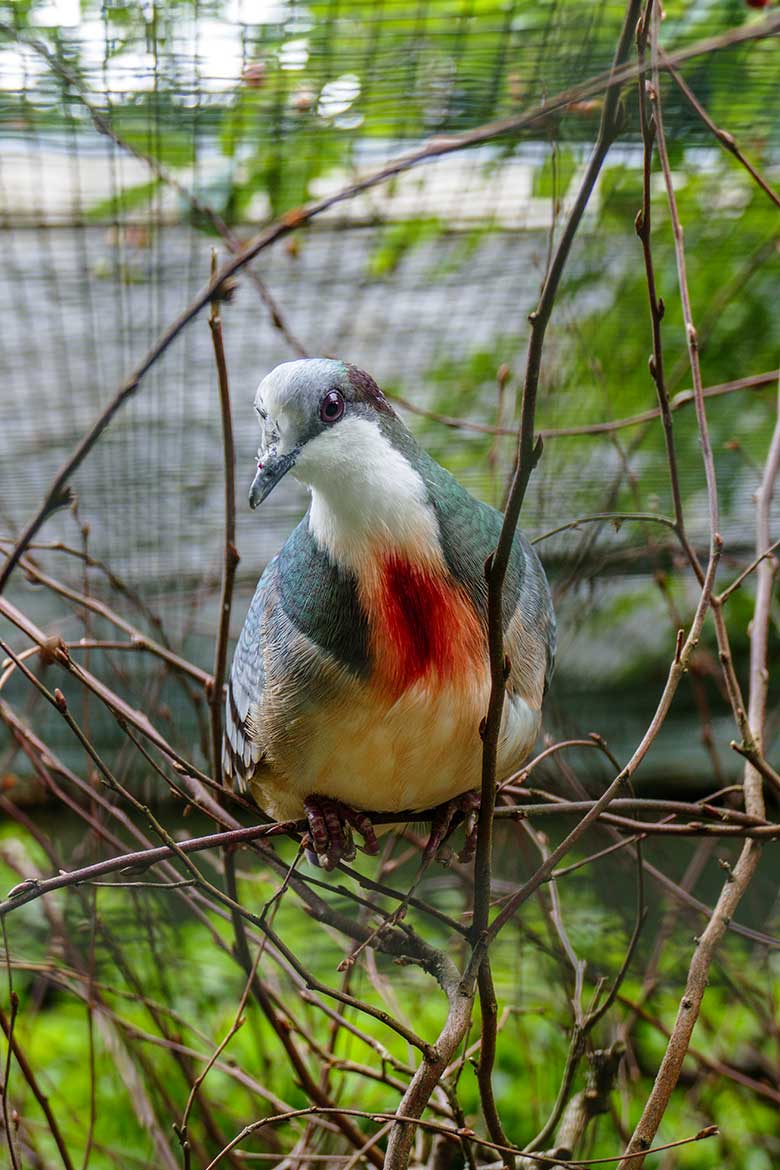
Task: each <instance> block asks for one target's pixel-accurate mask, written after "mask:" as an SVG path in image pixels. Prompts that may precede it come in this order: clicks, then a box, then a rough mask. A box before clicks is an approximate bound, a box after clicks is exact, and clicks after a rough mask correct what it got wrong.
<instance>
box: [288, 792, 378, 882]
mask: <svg viewBox="0 0 780 1170" xmlns="http://www.w3.org/2000/svg"><path fill="white" fill-rule="evenodd" d="M303 807H304V810H305V812H306V819H307V820H308V822H309V843H310V845H311V853H312V854H313V858H312V859H313V860H314V861H315V862H316V864H317V865H319V866H321V867H322V868H323V869H328V870H330V869H335V867H336V866H337V865H338V863H339V862H340V861H352V860H353V858H354V856H355V852H356V850H355V842H354V840H353V838H352V829H353V828H354V829H357V831H358V833H360V835H361V837H362V838H363V846H362V848H363V852H364V853H371V854H374V853H378V852H379V842H378V841H377V839H376V833H375V832H374V825H373V822H372V821H371V818H370V816H369V815H368V813H365V812H362V811H361V810H360V809H356V808H350V807H349V805H347V804H343V803H342V801H340V800H334V799H333V798H332V797H330V796H307V797H306V799H305V800H304V802H303Z"/></svg>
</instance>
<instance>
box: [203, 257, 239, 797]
mask: <svg viewBox="0 0 780 1170" xmlns="http://www.w3.org/2000/svg"><path fill="white" fill-rule="evenodd" d="M216 267H217V254H216V251H215V252H213V253H212V263H211V275H212V278H213V276H214V273H215V272H216ZM209 328H210V330H211V340H212V343H213V346H214V360H215V362H216V367H217V382H218V385H219V408H220V418H221V422H222V465H223V472H224V477H225V541H224V550H223V556H222V587H221V590H220V595H219V624H218V627H217V639H216V643H215V647H214V678H213V681H212V682H211V684H210V687H209V689H208V691H207V694H208V698H209V706H210V708H211V755H212V767H213V769H214V779H215V780H221V779H222V704H223V702H224V696H223V687H224V682H225V667H226V664H227V648H228V638H229V636H230V608H231V604H232V599H233V582H234V581H235V576H236V568H237V566H238V560H239V557H238V550H237V549H236V479H235V453H234V447H233V420H232V418H231V414H230V384H229V382H228V372H227V361H226V359H225V346H224V344H223V340H222V318H221V316H220V311H219V301H217V300H214V301H212V302H211V313H210V316H209Z"/></svg>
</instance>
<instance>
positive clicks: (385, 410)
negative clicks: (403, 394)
mask: <svg viewBox="0 0 780 1170" xmlns="http://www.w3.org/2000/svg"><path fill="white" fill-rule="evenodd" d="M255 410H256V411H257V415H258V418H259V420H260V430H261V441H260V449H259V450H258V453H257V473H256V475H255V477H254V480H253V481H252V486H251V488H250V490H249V504H250V507H252V508H256V507H257V506H258V504H261V503H262V502H263V500H264V499H265V498H266V496H268V495H269V494H270V492H271V491H273V489H274V488H275V487H276V485H277V483H278V482H279V480H280V479H281V478H282V477H283V476H284V475H286V474H287V472H288V471H291V470H293V468H294V469H295V470H294V475H295V476H296V478H299V479H301V480H302V481H303V482H304V483H307V484H310V485H311V484H314V485H316V484H317V481H318V479H319V478H320V476H322V475H325V476H328V477H329V476H330V475H332V474H333V472H334V471H337V470H338V469H339V468H340V467H341V468H343V466H344V460H345V459H348V458H349V457H350V456H354V455H355V454H356V452H357V450H358V449H359V448H360V447H361V446H363V447H365V445H366V444H365V442H364V441H363V442H362V443H361V439H363V440H365V437H366V435H368V434H369V433H370V432H368V431H367V430H366V428H367V427H370V428H372V430H378V428H379V426H380V423H381V422H384V423H385V424H388V423H392V425H395V426H398V427H401V426H402V424H401V423H400V420H399V419H398V418H397V416H396V415H395V412H394V411H393V409H392V407H391V406H390V404H389V403H388V401H387V399H386V398H385V396H384V395H383V393H382V391H381V390H380V389H379V387H378V386H377V385H376V383H375V382H374V380H373V378H371V377H370V375H368V374H366V373H364V372H363V371H362V370H359V369H357V368H356V367H355V366H351V365H348V364H347V363H345V362H339V361H331V360H330V359H328V358H305V359H302V360H300V361H294V362H284V364H283V365H281V366H277V367H276V369H274V370H272V371H271V373H270V374H267V375H266V376H265V378H263V380H262V382H261V383H260V385H259V386H258V388H257V393H256V395H255Z"/></svg>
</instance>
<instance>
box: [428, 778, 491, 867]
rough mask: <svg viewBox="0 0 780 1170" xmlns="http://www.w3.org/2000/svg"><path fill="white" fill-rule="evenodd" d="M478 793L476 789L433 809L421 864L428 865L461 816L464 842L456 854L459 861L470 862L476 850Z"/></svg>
mask: <svg viewBox="0 0 780 1170" xmlns="http://www.w3.org/2000/svg"><path fill="white" fill-rule="evenodd" d="M479 801H480V793H479V792H478V791H477V790H476V788H472V789H470V790H469V791H468V792H464V793H462V794H461V795H460V796H456V797H454V799H453V800H447V801H445V803H444V804H440V805H439V806H438V808H436V809H434V813H433V818H432V820H431V833H430V836H429V838H428V843H427V844H426V846H425V849H424V851H423V858H422V863H423V865H424V866H426V865H428V864H430V862H431V861H433V859H434V857H435V856H436V854H437V853H438V851H439V849H440V848H441V846H442V845H443V844H444V842H445V841H446V840H447V838H448V837H449V835H450V833H451V832H452V830H453V829H454V828H455V825H456V824H457V822H458V819H459V817H460V816H461V815H462V817H463V821H464V824H465V829H466V841H465V844H464V846H463V848H462V849H461V851H460V853H459V854H458V860H459V861H471V859H472V858H473V856H474V853H475V852H476V848H477V814H478V812H479Z"/></svg>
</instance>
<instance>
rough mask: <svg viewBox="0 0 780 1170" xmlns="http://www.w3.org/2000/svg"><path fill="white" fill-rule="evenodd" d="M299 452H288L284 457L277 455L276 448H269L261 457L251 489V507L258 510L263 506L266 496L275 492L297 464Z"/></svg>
mask: <svg viewBox="0 0 780 1170" xmlns="http://www.w3.org/2000/svg"><path fill="white" fill-rule="evenodd" d="M297 454H298V451H297V450H294V451H288V452H287V453H286V454H284V455H279V454H277V451H276V447H269V448H268V450H267V451H264V452H262V453H261V455H260V460H259V462H258V464H257V473H256V475H255V478H254V479H253V480H252V486H251V488H250V489H249V507H250V508H256V507H257V506H258V504H262V502H263V500H264V499H265V498H266V496H269V495H270V494H271V492H272V491H273V490H274V488H275V487H276V485H277V484H278V482H279V480H280V479H281V478H282V476H283V475H286V474H287V472H288V471H289V470H290V468H291V467H292V466H293V465H294V463H295V457H296V455H297Z"/></svg>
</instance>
